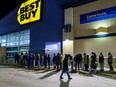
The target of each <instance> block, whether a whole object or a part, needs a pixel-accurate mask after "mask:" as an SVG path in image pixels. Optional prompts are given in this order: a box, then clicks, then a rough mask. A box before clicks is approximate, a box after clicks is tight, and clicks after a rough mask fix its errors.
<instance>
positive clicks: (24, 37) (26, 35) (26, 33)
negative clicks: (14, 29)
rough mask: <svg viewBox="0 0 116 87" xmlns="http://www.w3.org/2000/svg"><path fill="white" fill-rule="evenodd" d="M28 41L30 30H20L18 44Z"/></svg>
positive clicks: (24, 43) (27, 42)
mask: <svg viewBox="0 0 116 87" xmlns="http://www.w3.org/2000/svg"><path fill="white" fill-rule="evenodd" d="M29 42H30V31H29V30H25V31H21V32H20V45H28V44H29Z"/></svg>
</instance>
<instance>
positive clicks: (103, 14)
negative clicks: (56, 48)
mask: <svg viewBox="0 0 116 87" xmlns="http://www.w3.org/2000/svg"><path fill="white" fill-rule="evenodd" d="M110 18H116V6H115V7H111V8H107V9H103V10H99V11H94V12H90V13H86V14H82V15H80V24H84V23H88V22H94V21H99V20H105V19H110Z"/></svg>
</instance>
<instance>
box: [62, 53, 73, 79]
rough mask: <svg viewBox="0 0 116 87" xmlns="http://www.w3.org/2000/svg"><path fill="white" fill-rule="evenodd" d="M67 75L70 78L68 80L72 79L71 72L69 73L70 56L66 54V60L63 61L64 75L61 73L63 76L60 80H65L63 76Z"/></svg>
mask: <svg viewBox="0 0 116 87" xmlns="http://www.w3.org/2000/svg"><path fill="white" fill-rule="evenodd" d="M65 72H66V73H67V76H68V79H72V78H71V77H70V74H69V71H68V55H67V54H65V58H64V60H63V69H62V73H61V75H60V79H63V77H62V76H63V74H64V73H65Z"/></svg>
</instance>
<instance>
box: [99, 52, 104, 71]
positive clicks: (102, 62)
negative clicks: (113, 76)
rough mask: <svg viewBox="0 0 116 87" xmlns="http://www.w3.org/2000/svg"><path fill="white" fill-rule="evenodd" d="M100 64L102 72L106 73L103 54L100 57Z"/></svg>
mask: <svg viewBox="0 0 116 87" xmlns="http://www.w3.org/2000/svg"><path fill="white" fill-rule="evenodd" d="M99 64H100V71H104V56H103V54H102V53H100V55H99Z"/></svg>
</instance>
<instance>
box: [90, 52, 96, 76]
mask: <svg viewBox="0 0 116 87" xmlns="http://www.w3.org/2000/svg"><path fill="white" fill-rule="evenodd" d="M91 54H92V55H91V64H90V69H89V73H91V71H92V70H94V73H95V74H96V73H97V71H96V68H97V67H96V66H97V62H96V60H97V56H96V54H95V53H94V52H92V53H91Z"/></svg>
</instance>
